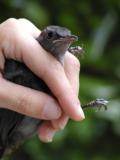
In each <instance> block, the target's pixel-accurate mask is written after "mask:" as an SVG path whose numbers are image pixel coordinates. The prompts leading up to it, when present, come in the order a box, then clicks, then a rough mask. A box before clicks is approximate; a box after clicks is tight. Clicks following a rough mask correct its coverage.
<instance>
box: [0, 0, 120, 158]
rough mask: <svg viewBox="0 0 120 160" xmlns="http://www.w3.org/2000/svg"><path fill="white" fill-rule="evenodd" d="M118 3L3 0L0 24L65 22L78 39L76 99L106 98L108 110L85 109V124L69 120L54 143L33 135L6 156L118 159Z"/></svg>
mask: <svg viewBox="0 0 120 160" xmlns="http://www.w3.org/2000/svg"><path fill="white" fill-rule="evenodd" d="M119 16H120V1H119V0H106V1H104V0H101V1H95V0H91V1H89V0H76V1H72V0H60V1H55V0H52V1H49V0H46V1H44V0H39V1H38V0H34V1H33V0H29V1H28V0H11V1H9V0H1V1H0V22H2V21H4V20H6V19H7V18H9V17H15V18H20V17H24V18H28V19H29V20H31V21H32V22H33V23H34V24H35V25H37V26H38V27H39V28H40V29H42V28H43V27H45V26H46V25H49V24H55V25H61V26H66V27H68V28H69V29H71V30H72V32H73V33H74V34H76V35H78V36H79V37H80V40H79V42H77V44H79V45H82V46H83V48H84V50H85V55H84V58H82V59H81V60H80V61H81V74H80V95H79V97H80V99H81V102H82V103H86V102H87V101H89V100H92V99H94V98H96V97H104V98H106V99H108V100H110V103H109V105H108V110H107V111H106V112H102V111H101V112H94V111H90V110H89V111H86V112H85V114H86V119H85V120H84V121H83V122H72V121H70V122H69V124H68V126H67V127H66V129H65V130H64V131H61V132H59V133H58V134H57V135H56V137H55V139H54V141H53V143H51V144H43V143H41V142H39V140H38V139H37V138H36V137H34V138H32V139H30V140H28V141H27V142H26V143H25V144H24V145H23V146H21V148H20V149H19V150H18V151H17V152H16V153H14V154H13V155H12V156H10V157H6V158H5V160H14V159H15V160H16V159H17V160H21V159H22V160H24V159H29V160H48V159H49V160H54V159H58V160H59V159H62V160H80V159H81V160H88V159H89V160H107V159H109V160H119V159H120V32H119V28H120V20H119Z"/></svg>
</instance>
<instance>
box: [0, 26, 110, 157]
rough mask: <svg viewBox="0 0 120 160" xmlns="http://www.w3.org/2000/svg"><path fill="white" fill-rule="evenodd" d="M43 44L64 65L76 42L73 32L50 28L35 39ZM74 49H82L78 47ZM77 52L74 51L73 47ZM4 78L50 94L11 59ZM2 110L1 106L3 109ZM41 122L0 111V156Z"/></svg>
mask: <svg viewBox="0 0 120 160" xmlns="http://www.w3.org/2000/svg"><path fill="white" fill-rule="evenodd" d="M36 40H37V41H38V43H40V45H41V46H42V47H43V48H44V49H45V50H47V51H48V52H49V53H51V54H52V55H53V56H54V57H55V58H56V59H57V60H58V61H59V62H60V63H61V64H63V63H64V55H65V52H66V51H67V50H68V49H69V46H70V45H71V44H72V43H73V42H74V41H76V40H77V37H76V36H74V35H71V32H70V31H69V30H68V29H67V28H64V27H59V26H48V27H46V28H45V29H44V30H43V31H42V32H41V34H40V36H39V37H38V38H37V39H36ZM75 50H79V48H78V49H76V48H75ZM72 52H74V48H72ZM3 77H4V78H5V79H7V80H9V81H12V82H13V83H16V84H19V85H23V86H26V87H30V88H32V89H36V90H39V91H43V92H46V93H48V94H51V95H52V93H51V91H50V90H49V88H48V87H47V85H46V84H45V83H44V82H43V80H41V79H40V78H38V77H37V76H36V75H35V74H34V73H32V71H30V69H28V68H27V66H26V65H25V64H23V63H20V62H17V61H15V60H12V59H6V62H5V68H4V72H3ZM106 103H107V101H104V100H103V99H97V100H95V101H92V102H90V103H89V104H87V105H85V106H84V108H85V107H89V106H90V105H91V106H95V105H98V106H101V105H106ZM1 108H2V107H1ZM40 123H42V121H41V120H39V119H35V118H31V117H28V116H25V115H22V114H19V113H16V112H14V111H10V110H7V109H0V156H2V155H3V154H4V153H8V152H10V151H12V150H13V148H15V147H16V146H17V145H19V144H20V143H21V142H22V141H24V140H25V139H26V138H27V137H30V136H32V135H34V134H35V133H36V131H37V129H38V126H39V125H40Z"/></svg>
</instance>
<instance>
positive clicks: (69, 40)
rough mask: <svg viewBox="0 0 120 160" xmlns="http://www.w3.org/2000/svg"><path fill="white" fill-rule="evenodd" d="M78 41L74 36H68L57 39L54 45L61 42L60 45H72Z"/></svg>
mask: <svg viewBox="0 0 120 160" xmlns="http://www.w3.org/2000/svg"><path fill="white" fill-rule="evenodd" d="M77 40H78V37H77V36H75V35H70V36H69V35H68V36H65V37H61V38H59V39H57V40H54V43H56V42H61V43H68V44H69V43H73V42H75V41H77Z"/></svg>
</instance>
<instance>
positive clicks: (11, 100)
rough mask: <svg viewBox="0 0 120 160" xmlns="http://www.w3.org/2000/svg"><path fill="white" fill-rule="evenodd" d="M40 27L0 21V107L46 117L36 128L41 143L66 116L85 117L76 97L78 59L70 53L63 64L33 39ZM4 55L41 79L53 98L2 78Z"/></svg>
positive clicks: (50, 135) (60, 126)
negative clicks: (24, 65) (23, 64)
mask: <svg viewBox="0 0 120 160" xmlns="http://www.w3.org/2000/svg"><path fill="white" fill-rule="evenodd" d="M39 34H40V30H39V29H38V28H37V27H36V26H34V25H33V24H32V23H31V22H30V21H28V20H26V19H14V18H10V19H8V20H6V21H5V22H3V23H1V24H0V106H1V107H2V108H7V109H10V110H13V111H17V112H19V113H22V114H25V115H29V116H31V117H35V118H39V119H43V120H45V121H44V122H43V123H42V125H41V126H40V127H39V129H38V136H39V138H40V139H41V140H42V141H43V142H51V141H52V139H53V137H54V134H55V133H56V131H58V130H60V129H64V127H65V126H66V124H67V122H68V119H69V118H71V119H73V120H76V121H81V120H82V119H84V113H83V111H82V109H81V106H80V101H79V99H78V92H79V71H80V63H79V61H78V59H77V58H76V57H75V56H73V55H72V54H70V53H69V52H67V53H66V55H65V60H64V66H62V65H61V64H60V63H59V62H58V61H57V60H56V59H55V58H54V57H53V56H52V55H50V54H49V53H47V52H46V51H45V50H44V49H43V48H42V47H41V46H40V45H39V44H38V43H37V41H36V40H35V38H36V37H38V36H39ZM5 58H12V59H15V60H17V61H19V62H24V63H25V64H26V65H27V66H28V67H29V68H30V69H31V70H32V71H33V72H34V73H35V74H37V75H38V77H40V78H42V79H43V80H44V81H45V83H46V84H47V85H48V86H49V88H50V89H51V91H52V92H53V93H54V95H55V96H56V98H57V100H55V99H54V98H53V97H51V96H49V95H47V94H45V93H43V92H40V91H36V90H33V89H30V88H27V87H23V86H20V85H17V84H13V83H12V82H8V81H7V80H5V79H4V78H3V77H2V71H3V70H4V64H5Z"/></svg>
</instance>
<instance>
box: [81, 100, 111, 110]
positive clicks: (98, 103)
mask: <svg viewBox="0 0 120 160" xmlns="http://www.w3.org/2000/svg"><path fill="white" fill-rule="evenodd" d="M107 104H108V101H107V100H105V99H103V98H97V99H96V100H93V101H91V102H89V103H88V104H86V105H84V106H82V108H83V109H84V108H98V110H100V109H101V108H102V107H103V108H104V109H105V110H107Z"/></svg>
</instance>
